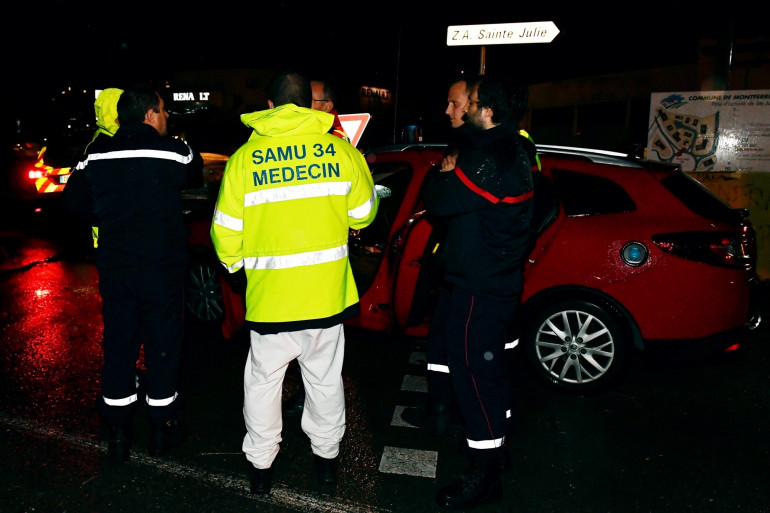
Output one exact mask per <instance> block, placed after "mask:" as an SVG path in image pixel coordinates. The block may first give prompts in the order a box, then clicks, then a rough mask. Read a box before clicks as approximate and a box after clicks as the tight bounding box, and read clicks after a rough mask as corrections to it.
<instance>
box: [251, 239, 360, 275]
mask: <svg viewBox="0 0 770 513" xmlns="http://www.w3.org/2000/svg"><path fill="white" fill-rule="evenodd" d="M347 256H348V245H347V244H343V245H342V246H338V247H336V248H329V249H322V250H321V251H308V252H307V253H295V254H293V255H282V256H263V257H247V258H244V259H243V263H244V266H245V267H246V269H290V268H292V267H302V266H305V265H316V264H326V263H329V262H334V261H336V260H339V259H341V258H345V257H347Z"/></svg>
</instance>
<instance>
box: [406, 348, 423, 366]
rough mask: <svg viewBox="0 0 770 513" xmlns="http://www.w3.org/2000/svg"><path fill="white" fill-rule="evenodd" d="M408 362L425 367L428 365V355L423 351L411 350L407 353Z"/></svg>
mask: <svg viewBox="0 0 770 513" xmlns="http://www.w3.org/2000/svg"><path fill="white" fill-rule="evenodd" d="M409 363H410V364H412V365H421V366H423V367H425V366H426V365H428V355H427V353H426V352H425V351H412V354H411V355H409Z"/></svg>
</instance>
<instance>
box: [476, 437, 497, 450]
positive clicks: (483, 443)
mask: <svg viewBox="0 0 770 513" xmlns="http://www.w3.org/2000/svg"><path fill="white" fill-rule="evenodd" d="M467 442H468V447H470V448H471V449H496V448H497V447H502V446H503V443H504V442H505V437H502V438H495V439H494V440H467Z"/></svg>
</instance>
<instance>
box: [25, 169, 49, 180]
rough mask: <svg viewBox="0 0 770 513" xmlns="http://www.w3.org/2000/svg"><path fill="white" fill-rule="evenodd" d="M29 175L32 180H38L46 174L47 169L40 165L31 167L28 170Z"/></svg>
mask: <svg viewBox="0 0 770 513" xmlns="http://www.w3.org/2000/svg"><path fill="white" fill-rule="evenodd" d="M27 176H28V177H29V179H30V180H37V179H38V178H43V177H44V176H45V171H43V170H42V169H40V168H38V167H31V168H29V171H28V172H27Z"/></svg>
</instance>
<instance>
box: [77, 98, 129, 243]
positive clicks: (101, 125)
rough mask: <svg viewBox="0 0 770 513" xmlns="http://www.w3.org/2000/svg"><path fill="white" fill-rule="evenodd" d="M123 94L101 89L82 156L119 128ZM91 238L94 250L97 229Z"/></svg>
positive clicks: (96, 240)
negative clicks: (92, 133)
mask: <svg viewBox="0 0 770 513" xmlns="http://www.w3.org/2000/svg"><path fill="white" fill-rule="evenodd" d="M122 93H123V89H118V88H116V87H110V88H107V89H102V91H101V92H100V93H99V95H98V96H97V97H96V101H95V102H94V113H95V114H96V127H97V128H96V132H94V136H93V137H92V138H91V142H89V143H88V144H87V145H86V147H85V149H84V150H83V154H84V155H88V148H90V147H91V145H92V144H93V142H94V141H96V140H97V139H99V138H102V139H103V138H104V137H112V136H113V135H115V132H117V131H118V128H120V124H119V123H118V100H119V99H120V95H121V94H122ZM91 236H92V237H93V239H94V248H96V247H98V246H99V227H98V226H92V227H91Z"/></svg>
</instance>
